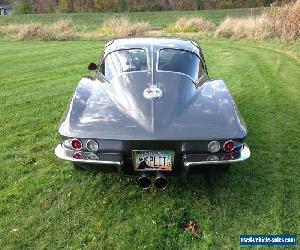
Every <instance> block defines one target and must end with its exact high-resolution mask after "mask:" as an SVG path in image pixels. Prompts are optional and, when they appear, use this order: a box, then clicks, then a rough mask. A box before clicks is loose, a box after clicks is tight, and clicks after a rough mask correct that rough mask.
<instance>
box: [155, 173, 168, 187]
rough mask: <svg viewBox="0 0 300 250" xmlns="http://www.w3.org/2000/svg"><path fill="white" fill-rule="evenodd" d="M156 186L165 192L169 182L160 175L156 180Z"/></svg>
mask: <svg viewBox="0 0 300 250" xmlns="http://www.w3.org/2000/svg"><path fill="white" fill-rule="evenodd" d="M154 185H155V187H156V188H158V189H160V190H164V189H166V187H167V186H168V180H167V178H166V177H165V176H161V175H159V176H157V177H156V178H155V180H154Z"/></svg>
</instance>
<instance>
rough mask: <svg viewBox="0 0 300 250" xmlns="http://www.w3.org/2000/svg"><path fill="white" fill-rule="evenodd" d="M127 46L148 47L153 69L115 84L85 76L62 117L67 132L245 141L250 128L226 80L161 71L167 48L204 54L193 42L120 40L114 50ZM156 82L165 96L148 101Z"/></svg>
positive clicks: (132, 137)
mask: <svg viewBox="0 0 300 250" xmlns="http://www.w3.org/2000/svg"><path fill="white" fill-rule="evenodd" d="M123 48H145V49H147V51H148V53H149V56H151V55H153V56H152V58H151V64H152V67H151V68H150V69H149V71H142V72H128V73H123V74H121V75H119V76H117V77H115V78H114V79H113V80H112V81H111V82H107V81H100V80H97V79H96V80H91V79H88V78H83V79H82V80H81V81H80V83H79V85H78V87H77V89H76V91H75V93H74V96H73V98H72V100H71V103H70V106H69V108H68V110H67V112H66V115H65V116H64V117H63V119H62V123H61V126H60V129H59V132H60V134H61V135H62V136H66V137H78V138H96V139H115V140H212V139H216V140H217V139H228V138H230V139H243V138H245V137H246V135H247V130H246V126H245V124H244V122H243V119H242V118H241V116H240V114H239V112H238V110H237V107H236V105H235V103H234V101H233V99H232V97H231V95H230V92H229V90H228V88H227V87H226V85H225V83H224V82H223V81H222V80H219V79H215V80H207V81H205V82H204V83H203V84H201V85H197V84H195V83H194V82H193V81H192V80H191V79H190V78H189V77H188V76H186V75H184V74H180V73H176V72H160V71H157V69H156V67H155V65H156V54H157V51H158V50H159V49H161V48H178V49H184V50H189V51H192V52H194V53H196V54H197V55H199V56H201V53H199V49H198V47H197V46H195V45H194V44H193V43H192V42H191V41H190V40H178V39H168V38H163V39H158V38H155V39H152V38H139V39H119V40H116V41H114V42H112V43H111V44H110V45H108V46H107V47H106V49H105V52H104V57H105V55H107V54H108V53H110V52H112V51H114V50H118V49H123ZM152 84H155V85H157V86H158V87H159V88H160V89H161V90H162V97H161V98H157V99H146V98H145V97H144V96H143V91H144V90H145V89H146V88H147V87H149V86H150V85H152Z"/></svg>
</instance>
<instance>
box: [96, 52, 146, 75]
mask: <svg viewBox="0 0 300 250" xmlns="http://www.w3.org/2000/svg"><path fill="white" fill-rule="evenodd" d="M123 50H144V51H145V53H146V57H147V69H146V70H134V71H129V72H122V73H121V74H120V75H123V74H129V73H134V72H149V71H151V64H150V60H149V50H148V48H145V47H143V48H142V47H139V48H120V49H116V50H113V51H110V52H109V53H107V54H106V55H105V56H103V57H102V59H101V60H100V67H101V65H102V63H103V62H104V61H105V59H106V57H108V56H109V55H110V54H111V53H114V52H118V51H123Z"/></svg>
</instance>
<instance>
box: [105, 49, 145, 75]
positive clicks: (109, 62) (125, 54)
mask: <svg viewBox="0 0 300 250" xmlns="http://www.w3.org/2000/svg"><path fill="white" fill-rule="evenodd" d="M144 70H148V62H147V53H146V51H145V50H144V49H127V50H118V51H114V52H112V53H110V54H108V55H107V57H106V58H105V61H104V62H103V63H102V65H101V72H102V73H103V74H104V75H105V77H106V79H107V80H111V79H112V78H113V77H114V76H118V75H120V74H121V73H124V72H132V71H144Z"/></svg>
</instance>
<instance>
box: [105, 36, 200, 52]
mask: <svg viewBox="0 0 300 250" xmlns="http://www.w3.org/2000/svg"><path fill="white" fill-rule="evenodd" d="M138 48H143V49H148V50H149V51H151V50H159V49H164V48H169V49H181V50H187V51H191V52H193V53H195V54H197V55H198V56H200V55H199V46H198V44H197V43H195V42H194V41H192V40H190V39H182V38H174V37H132V38H121V39H115V40H111V41H109V42H108V43H107V44H106V45H105V49H104V55H103V56H104V57H105V56H106V55H107V54H109V53H111V52H113V51H116V50H122V49H138Z"/></svg>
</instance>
